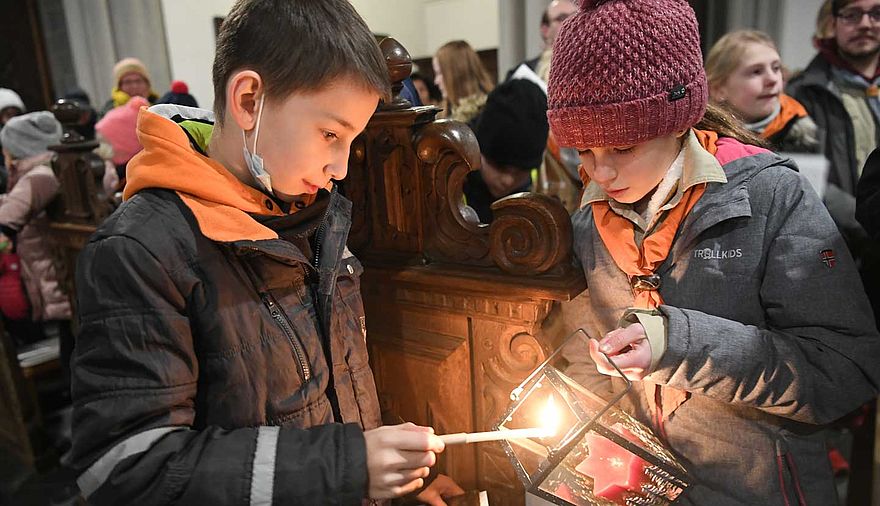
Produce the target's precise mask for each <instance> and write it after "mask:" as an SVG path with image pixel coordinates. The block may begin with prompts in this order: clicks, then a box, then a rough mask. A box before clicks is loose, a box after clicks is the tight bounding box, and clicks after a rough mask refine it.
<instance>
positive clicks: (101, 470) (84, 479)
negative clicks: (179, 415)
mask: <svg viewBox="0 0 880 506" xmlns="http://www.w3.org/2000/svg"><path fill="white" fill-rule="evenodd" d="M186 428H187V427H180V426H176V427H159V428H156V429H150V430H147V431H144V432H141V433H139V434H135V435H134V436H131V437H130V438H128V439H126V440H125V441H123V442H121V443H119V444H117V445H116V446H114V447H113V448H111V449H110V450H109V451H108V452H107V453H105V454H104V455H102V456H101V458H99V459H98V460H96V461H95V463H94V464H92V465H91V466H90V467H89V468H88V469H86V471H85V472H84V473H83V474H81V475H80V477H79V478H77V479H76V484H77V485H79V490H80V492H81V493H82V496H83V497H85V498H88V497H89V496H90V495H92V493H94V492H95V491H96V490H98V489H99V488H100V487H101V485H103V484H104V482H105V481H107V478H109V477H110V474H111V473H112V472H113V469H115V468H116V466H117V465H118V464H119V463H120V462H122V461H123V460H125V459H127V458H128V457H131V456H132V455H136V454H138V453H143V452H145V451H147V450H149V449H150V447H152V446H153V445H154V444H156V442H157V441H159V440H160V439H162V438H163V437H165V435H166V434H168V433H169V432H174V431H177V430H184V429H186Z"/></svg>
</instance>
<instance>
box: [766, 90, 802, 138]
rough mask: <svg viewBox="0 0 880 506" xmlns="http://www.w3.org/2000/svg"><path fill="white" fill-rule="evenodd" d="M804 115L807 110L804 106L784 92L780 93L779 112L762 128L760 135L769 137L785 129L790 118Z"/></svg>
mask: <svg viewBox="0 0 880 506" xmlns="http://www.w3.org/2000/svg"><path fill="white" fill-rule="evenodd" d="M804 116H807V110H806V109H804V106H803V105H801V103H800V102H798V101H797V100H795V99H793V98H791V97H789V96H788V95H786V94H785V93H781V94H780V95H779V114H777V115H776V117H775V118H773V121H771V122H770V124H769V125H767V126H766V127H765V128H764V131H763V132H761V137H762V138H764V139H769V138H771V137H773V136H774V135H776V134H778V133H779V132H781V131H782V130H783V129H785V126H786V125H788V124H789V123H790V122H791V120H793V119H796V118H803V117H804Z"/></svg>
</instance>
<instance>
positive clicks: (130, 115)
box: [95, 97, 150, 165]
mask: <svg viewBox="0 0 880 506" xmlns="http://www.w3.org/2000/svg"><path fill="white" fill-rule="evenodd" d="M148 105H150V103H149V102H147V99H145V98H143V97H131V100H129V101H128V102H127V103H126V104H125V105H120V106H119V107H114V108H113V109H111V110H110V111H109V112H108V113H107V114H105V115H104V117H103V118H101V121H99V122H98V124H96V125H95V130H97V131H98V133H100V134H101V135H102V136H103V137H104V138H105V139H107V142H109V143H110V145H111V146H113V163H114V164H116V165H122V164H124V163H126V162H128V161H129V160H131V158H132V157H133V156H134V155H136V154H137V153H138V152H139V151H140V150H142V149H143V146H141V142H140V141H139V140H138V137H137V118H138V113H139V112H140V109H141V107H146V106H148Z"/></svg>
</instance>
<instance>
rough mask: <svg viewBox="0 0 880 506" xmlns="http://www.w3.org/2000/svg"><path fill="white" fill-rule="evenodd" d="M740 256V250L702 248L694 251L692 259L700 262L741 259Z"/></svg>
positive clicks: (741, 254)
mask: <svg viewBox="0 0 880 506" xmlns="http://www.w3.org/2000/svg"><path fill="white" fill-rule="evenodd" d="M742 256H743V251H742V248H736V249H724V250H723V249H721V248H720V247H717V246H716V248H715V249H712V248H703V249H698V250H694V258H699V259H701V260H728V259H731V258H742Z"/></svg>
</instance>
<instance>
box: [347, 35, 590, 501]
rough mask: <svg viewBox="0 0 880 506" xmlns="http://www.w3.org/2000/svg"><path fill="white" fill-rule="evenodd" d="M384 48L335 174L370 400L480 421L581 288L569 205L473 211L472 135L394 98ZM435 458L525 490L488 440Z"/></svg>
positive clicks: (524, 200)
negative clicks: (378, 87)
mask: <svg viewBox="0 0 880 506" xmlns="http://www.w3.org/2000/svg"><path fill="white" fill-rule="evenodd" d="M381 47H382V50H383V53H384V54H385V57H386V61H387V63H388V66H389V70H390V72H391V77H392V81H393V82H394V94H395V98H394V100H393V101H392V102H391V103H389V104H387V105H385V106H383V107H381V108H380V110H379V111H378V112H377V113H376V114H375V116H374V117H373V118H372V120H371V121H370V123H369V125H368V126H367V129H366V131H365V132H364V134H363V135H362V136H361V137H360V138H359V139H358V140H357V141H356V143H355V145H354V146H353V147H352V153H351V160H350V164H349V173H348V178H347V179H346V181H345V184H344V190H345V193H346V195H347V196H348V197H349V198H350V199H351V200H352V201H353V204H354V208H353V212H352V214H353V226H352V230H351V234H350V237H349V247H350V248H351V249H352V251H354V253H355V254H356V255H357V256H358V258H360V259H361V261H362V263H363V264H364V269H365V270H364V275H363V277H362V286H361V288H362V291H363V295H364V301H365V306H366V325H367V336H368V337H367V339H368V344H369V347H370V352H371V361H372V364H373V370H374V372H375V375H376V381H377V386H378V390H379V396H380V401H381V404H382V406H383V411H384V412H386V413H387V414H388V415H390V416H386V422H396V421H399V420H401V419H403V420H409V421H413V422H416V423H420V424H430V425H432V426H433V427H434V428H435V430H436V431H437V432H438V433H449V432H464V431H480V430H489V429H490V427H491V425H492V424H493V423H495V422H496V421H497V419H498V418H499V417H500V416H501V414H502V413H503V411H504V410H505V409H506V408H507V405H508V403H509V395H510V391H511V390H512V389H513V388H514V387H515V386H516V385H517V384H519V382H521V381H522V380H523V379H524V378H525V376H526V375H528V373H529V372H531V370H532V369H533V368H534V367H535V366H537V365H538V364H539V363H540V362H541V361H542V360H543V358H544V357H545V356H546V355H547V353H549V351H551V350H552V348H553V347H554V345H555V344H556V343H551V342H539V341H538V340H537V339H536V338H535V337H534V336H535V335H536V334H537V331H538V329H539V327H540V325H541V323H542V321H543V320H544V318H545V317H546V316H547V314H548V312H549V311H550V308H551V306H552V304H553V302H554V301H563V300H569V299H571V298H573V297H574V296H576V295H577V294H579V293H580V292H582V291H583V290H584V288H585V286H584V278H583V275H582V274H581V273H580V272H576V271H575V270H574V269H573V268H572V265H571V261H570V249H571V225H570V221H569V215H568V213H567V212H566V210H565V209H564V208H563V207H562V205H561V204H560V203H559V202H558V201H557V200H555V199H552V198H550V197H546V196H543V195H537V194H519V195H514V196H511V197H507V198H505V199H502V200H501V201H499V202H496V203H495V205H494V206H493V210H494V213H495V220H494V221H493V222H492V224H491V225H485V224H480V223H478V220H477V218H476V215H475V213H473V211H472V210H470V209H469V208H467V207H466V206H465V205H464V203H463V199H462V185H463V183H464V180H465V176H466V175H467V173H468V172H469V171H471V170H475V169H477V168H478V166H479V160H480V152H479V147H478V145H477V141H476V138H475V137H474V134H473V133H472V132H471V131H470V129H468V127H467V126H465V125H463V124H461V123H456V122H452V121H436V120H434V117H435V115H436V114H437V112H438V109H436V108H434V107H417V108H413V107H410V105H409V104H408V103H407V102H406V101H405V100H404V99H402V98H400V97H399V96H398V93H399V91H400V88H401V86H402V85H401V81H403V79H405V78H406V77H407V76H408V75H409V73H410V70H411V61H410V58H409V55H408V54H407V53H406V51H405V50H404V49H403V48H402V47H401V46H400V45H399V44H398V43H397V42H396V41H394V40H393V39H385V40H384V41H383V42H382V43H381ZM439 466H440V468H441V472H443V473H445V474H448V475H450V476H452V477H453V478H454V479H455V480H457V481H458V482H459V484H461V485H462V486H463V487H464V488H465V489H474V488H478V489H488V491H489V497H490V501H491V502H492V503H493V504H521V503H522V501H523V492H522V487H521V486H520V484H519V481H518V480H517V478H516V476H515V475H514V473H513V468H512V467H511V466H510V464H509V463H508V460H507V457H506V456H505V455H504V453H503V451H502V450H501V448H500V446H498V445H497V444H494V443H484V444H481V445H468V446H457V447H450V448H449V450H448V451H447V452H446V454H444V455H443V456H442V457H441V461H440V464H439Z"/></svg>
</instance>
